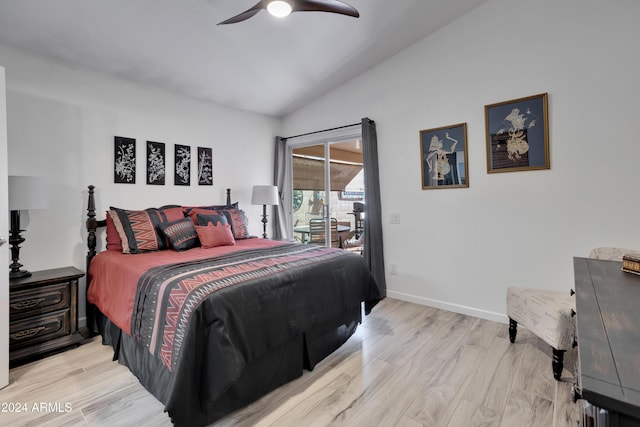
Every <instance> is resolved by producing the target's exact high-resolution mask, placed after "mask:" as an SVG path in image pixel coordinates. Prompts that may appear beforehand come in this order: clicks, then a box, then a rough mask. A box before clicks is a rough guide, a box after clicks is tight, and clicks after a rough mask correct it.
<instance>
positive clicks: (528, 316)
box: [507, 287, 576, 381]
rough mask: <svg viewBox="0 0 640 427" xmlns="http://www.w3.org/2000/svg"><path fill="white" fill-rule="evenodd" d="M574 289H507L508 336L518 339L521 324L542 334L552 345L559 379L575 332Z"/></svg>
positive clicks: (541, 336) (552, 363)
mask: <svg viewBox="0 0 640 427" xmlns="http://www.w3.org/2000/svg"><path fill="white" fill-rule="evenodd" d="M575 308H576V300H575V297H574V296H573V293H570V292H569V291H567V292H561V291H555V290H549V289H537V288H519V287H511V288H509V289H508V290H507V316H509V340H510V341H511V342H512V343H513V342H515V340H516V333H517V328H518V324H520V325H521V326H524V327H525V328H526V329H528V330H529V331H530V332H531V333H533V334H534V335H536V336H537V337H539V338H541V339H542V340H543V341H544V342H546V343H547V344H549V345H550V346H551V348H552V349H553V360H552V361H551V367H552V369H553V377H554V378H555V379H556V380H557V381H560V375H561V374H562V368H563V365H564V352H565V351H566V350H568V349H569V348H571V346H572V345H573V341H574V335H575V326H574V325H575V323H574V318H573V316H574V314H575Z"/></svg>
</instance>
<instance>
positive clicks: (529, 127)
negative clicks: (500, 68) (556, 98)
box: [484, 93, 550, 173]
mask: <svg viewBox="0 0 640 427" xmlns="http://www.w3.org/2000/svg"><path fill="white" fill-rule="evenodd" d="M547 110H548V109H547V94H546V93H543V94H540V95H533V96H528V97H526V98H520V99H514V100H511V101H504V102H499V103H497V104H491V105H485V107H484V117H485V128H486V138H487V173H497V172H514V171H526V170H539V169H549V168H550V165H549V119H548V114H549V113H548V111H547Z"/></svg>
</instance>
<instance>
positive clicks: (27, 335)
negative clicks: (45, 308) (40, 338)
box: [11, 326, 47, 340]
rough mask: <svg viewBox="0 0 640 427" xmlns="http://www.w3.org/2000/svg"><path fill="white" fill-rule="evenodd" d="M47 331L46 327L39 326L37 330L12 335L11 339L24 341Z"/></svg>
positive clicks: (32, 329)
mask: <svg viewBox="0 0 640 427" xmlns="http://www.w3.org/2000/svg"><path fill="white" fill-rule="evenodd" d="M45 329H47V328H46V327H45V326H38V327H37V328H31V329H27V330H25V331H20V332H18V333H15V334H12V335H11V338H12V339H14V340H24V339H27V338H31V337H33V336H35V335H37V334H38V333H39V332H41V331H44V330H45Z"/></svg>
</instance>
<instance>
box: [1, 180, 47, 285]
mask: <svg viewBox="0 0 640 427" xmlns="http://www.w3.org/2000/svg"><path fill="white" fill-rule="evenodd" d="M48 207H49V201H48V199H47V194H46V192H45V186H44V179H43V178H42V177H40V176H9V210H10V211H11V229H10V230H9V244H11V261H12V263H11V264H10V265H9V268H10V271H9V278H10V279H17V278H20V277H29V276H31V273H30V272H29V271H27V270H21V269H20V267H22V264H20V263H19V262H18V261H19V259H20V244H21V243H23V242H24V241H25V239H24V237H22V236H21V233H22V232H23V231H25V230H21V229H20V211H26V210H30V209H47V208H48Z"/></svg>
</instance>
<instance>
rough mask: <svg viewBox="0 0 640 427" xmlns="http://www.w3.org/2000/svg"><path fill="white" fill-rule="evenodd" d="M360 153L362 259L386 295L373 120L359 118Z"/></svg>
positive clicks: (380, 205) (378, 176) (376, 146)
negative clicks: (361, 177)
mask: <svg viewBox="0 0 640 427" xmlns="http://www.w3.org/2000/svg"><path fill="white" fill-rule="evenodd" d="M362 155H363V157H364V189H365V200H366V203H365V204H364V258H365V261H366V262H367V264H368V265H369V270H370V271H371V273H372V274H373V277H374V278H375V279H376V284H377V285H378V289H379V290H380V296H382V298H386V296H387V281H386V278H385V272H384V248H383V246H384V245H383V239H382V204H381V202H380V171H379V170H378V136H377V133H376V122H374V121H373V120H371V119H369V118H367V117H365V118H364V119H362Z"/></svg>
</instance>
